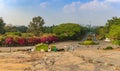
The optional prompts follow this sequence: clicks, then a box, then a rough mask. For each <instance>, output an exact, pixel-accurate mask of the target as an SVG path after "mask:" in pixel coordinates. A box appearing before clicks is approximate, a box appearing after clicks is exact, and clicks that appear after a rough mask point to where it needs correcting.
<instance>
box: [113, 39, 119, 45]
mask: <svg viewBox="0 0 120 71" xmlns="http://www.w3.org/2000/svg"><path fill="white" fill-rule="evenodd" d="M112 43H113V44H115V45H119V46H120V40H114V41H113V42H112Z"/></svg>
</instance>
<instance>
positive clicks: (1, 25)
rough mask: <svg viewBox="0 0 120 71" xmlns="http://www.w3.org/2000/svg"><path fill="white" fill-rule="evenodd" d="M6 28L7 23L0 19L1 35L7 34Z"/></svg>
mask: <svg viewBox="0 0 120 71" xmlns="http://www.w3.org/2000/svg"><path fill="white" fill-rule="evenodd" d="M4 26H5V23H4V21H3V19H2V18H1V17H0V34H4V33H5V29H4Z"/></svg>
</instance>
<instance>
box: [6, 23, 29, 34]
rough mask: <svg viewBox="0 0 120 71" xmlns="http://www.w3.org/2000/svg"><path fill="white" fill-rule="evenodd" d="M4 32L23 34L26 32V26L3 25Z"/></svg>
mask: <svg viewBox="0 0 120 71" xmlns="http://www.w3.org/2000/svg"><path fill="white" fill-rule="evenodd" d="M4 29H5V31H6V32H21V33H25V32H26V30H27V27H26V26H13V25H12V24H8V25H5V27H4Z"/></svg>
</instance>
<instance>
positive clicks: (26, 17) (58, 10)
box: [0, 0, 120, 26]
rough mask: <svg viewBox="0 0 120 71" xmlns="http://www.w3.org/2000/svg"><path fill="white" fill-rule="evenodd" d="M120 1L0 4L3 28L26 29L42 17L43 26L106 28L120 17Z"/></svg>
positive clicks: (6, 0) (12, 0) (8, 0)
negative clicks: (8, 25)
mask: <svg viewBox="0 0 120 71" xmlns="http://www.w3.org/2000/svg"><path fill="white" fill-rule="evenodd" d="M119 8H120V0H0V17H2V18H3V20H4V22H5V23H6V24H13V25H26V26H27V25H28V24H29V23H30V21H31V20H32V18H33V17H35V16H41V17H42V18H43V19H44V20H45V25H47V26H52V25H53V24H54V25H58V24H61V23H77V24H81V25H89V24H91V25H94V26H101V25H105V23H106V22H107V20H109V19H111V18H112V17H114V16H116V17H120V13H119V12H120V9H119Z"/></svg>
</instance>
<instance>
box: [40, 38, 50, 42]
mask: <svg viewBox="0 0 120 71" xmlns="http://www.w3.org/2000/svg"><path fill="white" fill-rule="evenodd" d="M40 40H41V42H42V43H48V42H49V41H48V38H47V37H41V39H40Z"/></svg>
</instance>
